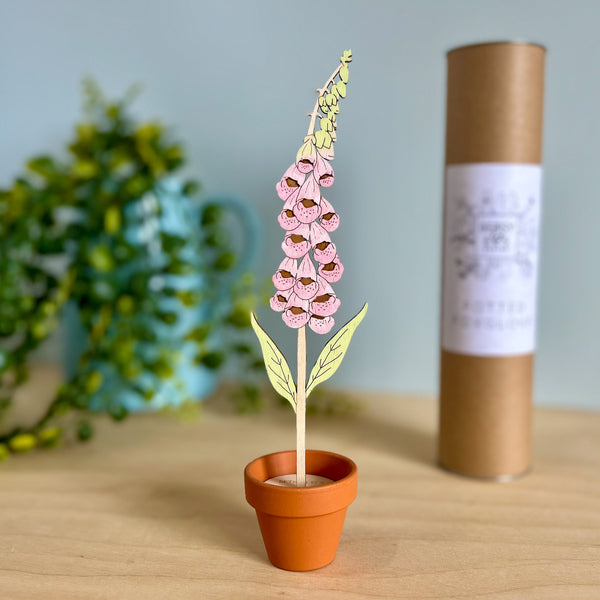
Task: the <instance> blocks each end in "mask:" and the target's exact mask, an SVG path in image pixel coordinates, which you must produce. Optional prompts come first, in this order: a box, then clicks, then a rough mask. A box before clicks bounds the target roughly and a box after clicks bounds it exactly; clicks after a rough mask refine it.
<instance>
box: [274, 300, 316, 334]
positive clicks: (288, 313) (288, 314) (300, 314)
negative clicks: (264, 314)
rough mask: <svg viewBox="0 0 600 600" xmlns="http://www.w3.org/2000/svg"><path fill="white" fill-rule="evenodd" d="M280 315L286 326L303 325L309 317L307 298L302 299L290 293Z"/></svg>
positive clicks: (295, 326)
mask: <svg viewBox="0 0 600 600" xmlns="http://www.w3.org/2000/svg"><path fill="white" fill-rule="evenodd" d="M281 317H282V319H283V322H284V323H285V324H286V325H287V326H288V327H293V328H294V329H298V328H299V327H304V325H306V324H307V323H308V319H309V318H310V313H309V312H308V300H302V298H299V297H298V296H297V295H296V294H292V295H291V296H290V298H289V300H288V303H287V305H286V307H285V310H284V311H283V314H282V315H281Z"/></svg>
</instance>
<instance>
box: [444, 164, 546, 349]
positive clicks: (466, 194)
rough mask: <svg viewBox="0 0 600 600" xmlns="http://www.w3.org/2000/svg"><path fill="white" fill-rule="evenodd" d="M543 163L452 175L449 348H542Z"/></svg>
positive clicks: (458, 169) (447, 227)
mask: <svg viewBox="0 0 600 600" xmlns="http://www.w3.org/2000/svg"><path fill="white" fill-rule="evenodd" d="M541 183H542V169H541V167H540V166H539V165H530V164H512V163H476V164H464V165H451V166H448V167H447V169H446V201H445V206H446V208H445V223H444V278H443V306H442V347H443V348H444V350H448V351H450V352H457V353H459V354H471V355H478V356H508V355H517V354H528V353H531V352H533V351H534V349H535V322H536V288H537V270H538V238H539V227H540V204H541Z"/></svg>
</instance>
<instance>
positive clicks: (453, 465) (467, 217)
mask: <svg viewBox="0 0 600 600" xmlns="http://www.w3.org/2000/svg"><path fill="white" fill-rule="evenodd" d="M447 59H448V77H447V114H446V174H445V175H446V177H445V200H444V242H443V248H444V250H443V252H444V257H443V275H442V336H441V337H442V340H441V365H440V366H441V368H440V416H439V449H438V450H439V463H440V465H441V466H442V467H444V468H446V469H449V470H451V471H455V472H457V473H461V474H464V475H469V476H473V477H481V478H490V479H497V480H503V479H511V478H513V477H517V476H519V475H521V474H523V473H525V472H526V471H527V470H528V468H529V466H530V456H531V402H532V377H533V362H534V355H533V352H534V347H533V346H534V339H535V303H536V301H535V288H536V281H537V245H538V226H539V203H540V201H541V199H540V191H539V190H540V177H541V166H540V165H541V160H542V112H543V87H544V59H545V49H544V48H543V47H541V46H539V45H535V44H526V43H512V42H497V43H496V42H495V43H486V44H476V45H472V46H464V47H460V48H456V49H453V50H451V51H450V52H449V53H448V56H447Z"/></svg>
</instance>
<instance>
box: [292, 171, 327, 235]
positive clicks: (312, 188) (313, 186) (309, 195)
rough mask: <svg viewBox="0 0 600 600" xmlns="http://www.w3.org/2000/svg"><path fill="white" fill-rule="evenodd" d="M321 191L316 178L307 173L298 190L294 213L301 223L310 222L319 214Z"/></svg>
mask: <svg viewBox="0 0 600 600" xmlns="http://www.w3.org/2000/svg"><path fill="white" fill-rule="evenodd" d="M320 202H321V191H320V190H319V184H318V183H317V180H316V179H315V178H314V177H313V176H312V175H309V176H308V177H307V178H306V181H305V182H304V183H303V184H302V187H301V188H300V190H299V191H298V202H297V203H296V205H295V206H294V214H295V215H296V217H297V218H298V220H299V221H300V222H301V223H312V222H313V221H316V220H317V219H318V218H319V216H320V215H321V207H320V206H319V203H320Z"/></svg>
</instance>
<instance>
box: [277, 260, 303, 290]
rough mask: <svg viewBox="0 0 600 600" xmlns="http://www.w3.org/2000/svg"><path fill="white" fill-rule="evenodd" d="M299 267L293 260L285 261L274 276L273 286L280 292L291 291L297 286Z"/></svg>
mask: <svg viewBox="0 0 600 600" xmlns="http://www.w3.org/2000/svg"><path fill="white" fill-rule="evenodd" d="M297 271H298V266H297V264H296V261H295V260H294V259H293V258H286V259H284V260H283V261H282V262H281V264H280V265H279V269H277V272H276V273H275V275H273V284H274V285H275V287H276V288H277V289H278V290H279V291H284V290H291V289H292V288H293V287H294V285H296V272H297Z"/></svg>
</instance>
